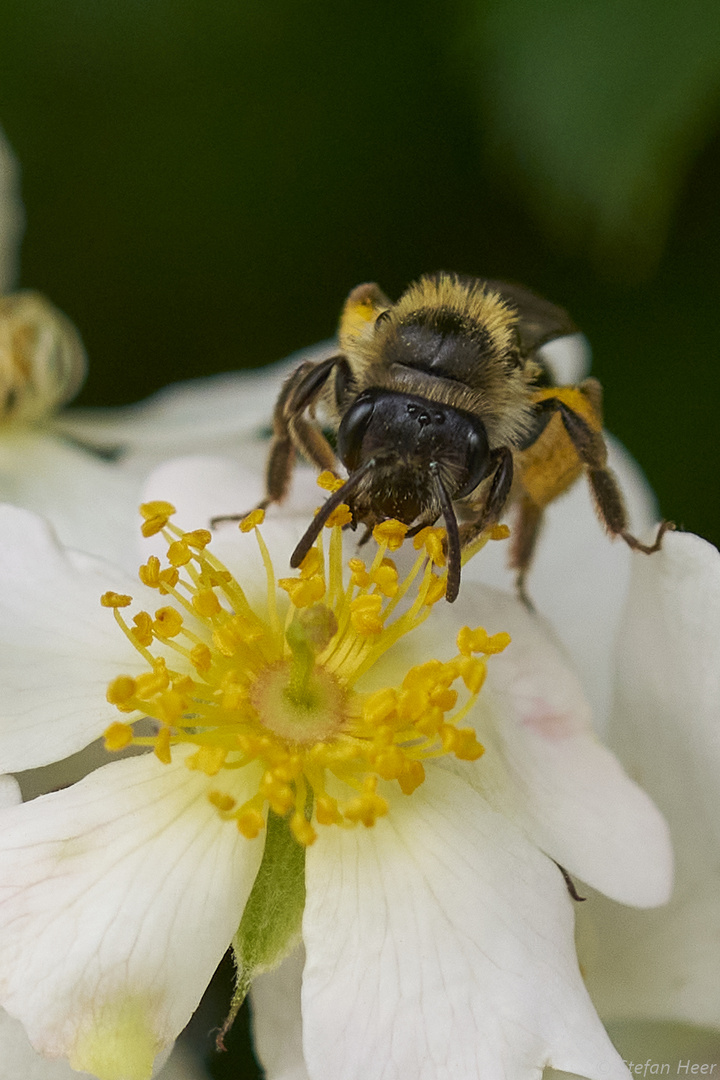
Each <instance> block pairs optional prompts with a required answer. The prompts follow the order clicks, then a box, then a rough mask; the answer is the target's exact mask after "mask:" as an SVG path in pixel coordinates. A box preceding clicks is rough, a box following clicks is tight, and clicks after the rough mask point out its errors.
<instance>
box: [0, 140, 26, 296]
mask: <svg viewBox="0 0 720 1080" xmlns="http://www.w3.org/2000/svg"><path fill="white" fill-rule="evenodd" d="M24 224H25V214H24V213H23V205H22V199H21V197H20V167H19V165H18V163H17V160H16V158H15V155H14V154H13V152H12V149H11V147H10V144H9V142H8V141H7V139H6V138H5V133H4V132H3V130H2V128H0V293H3V292H8V290H9V289H11V288H12V286H13V284H14V282H15V278H16V275H17V266H18V253H19V249H20V238H21V236H22V232H23V226H24Z"/></svg>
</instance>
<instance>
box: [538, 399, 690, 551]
mask: <svg viewBox="0 0 720 1080" xmlns="http://www.w3.org/2000/svg"><path fill="white" fill-rule="evenodd" d="M553 401H554V402H557V404H556V405H555V407H556V408H557V409H558V411H559V413H560V416H561V418H562V422H563V425H564V427H565V430H566V431H567V433H568V435H569V436H570V439H571V440H572V444H573V446H574V447H575V450H576V451H577V455H578V457H579V458H580V460H581V461H582V463H583V465H585V466H586V468H587V471H588V480H589V481H590V489H591V491H592V494H593V499H594V501H595V507H596V509H597V512H598V515H599V517H600V520H601V521H602V523H603V525H604V526H605V528H606V529H607V530H608V532H609V533H611V534H612V535H613V536H621V537H622V538H623V540H624V541H625V543H626V544H627V545H628V547H629V548H631V549H632V550H633V551H642V552H644V553H645V554H646V555H651V554H652V553H653V552H654V551H659V550H660V547H661V544H662V538H663V536H664V534H665V533H666V532H667V531H668V529H674V528H675V526H674V525H673V523H672V522H670V521H663V522H662V523H661V525H660V526H659V528H658V531H657V535H656V537H655V541H654V543H652V544H643V543H641V542H640V541H639V540H638V539H637V537H635V536H633V535H632V533H631V532H629V530H628V520H627V511H626V510H625V503H624V501H623V497H622V492H621V491H620V487H619V485H618V482H617V480H616V478H615V474H614V473H613V472H612V471H611V470H610V469H608V467H607V446H606V444H605V440H604V438H603V437H602V433H601V432H599V431H593V430H592V428H591V427H590V425H589V424H588V423H587V422H586V421H585V420H583V418H582V417H581V416H578V414H577V413H576V412H573V410H572V409H570V408H569V407H568V406H567V405H566V404H565V403H564V402H563V401H559V400H557V399H553Z"/></svg>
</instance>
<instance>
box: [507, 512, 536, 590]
mask: <svg viewBox="0 0 720 1080" xmlns="http://www.w3.org/2000/svg"><path fill="white" fill-rule="evenodd" d="M542 514H543V512H542V507H540V506H538V505H537V503H536V502H533V500H532V499H529V498H528V497H527V496H524V497H523V498H522V500H521V502H520V505H519V507H518V511H517V517H516V519H515V522H514V525H513V531H512V541H511V547H510V569H511V570H517V575H516V577H515V587H516V589H517V593H518V596H519V597H520V599H521V600H522V602H523V603H524V604H525V607H527V608H529V610H530V611H534V610H535V605H534V604H533V602H532V600H531V599H530V597H529V596H528V594H527V592H526V589H525V579H526V577H527V573H528V570H529V569H530V563H531V562H532V557H533V553H534V551H535V544H536V543H537V538H538V535H539V533H540V525H541V523H542Z"/></svg>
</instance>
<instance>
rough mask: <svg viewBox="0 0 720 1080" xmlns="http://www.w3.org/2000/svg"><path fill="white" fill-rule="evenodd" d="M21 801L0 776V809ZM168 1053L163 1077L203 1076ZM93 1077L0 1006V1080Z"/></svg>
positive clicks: (186, 1059)
mask: <svg viewBox="0 0 720 1080" xmlns="http://www.w3.org/2000/svg"><path fill="white" fill-rule="evenodd" d="M19 802H20V791H19V788H18V784H17V782H16V781H15V780H14V779H13V778H12V777H10V776H0V810H2V809H4V808H5V807H7V806H14V805H16V804H17V803H19ZM166 1057H167V1055H162V1058H160V1059H158V1062H157V1065H158V1066H159V1068H158V1070H157V1071H158V1074H159V1075H161V1077H162V1080H200V1078H201V1076H202V1075H204V1074H202V1073H201V1072H200V1071H199V1067H198V1066H197V1065H196V1064H195V1063H194V1062H193V1059H192V1057H191V1055H190V1054H189V1053H188V1052H187V1051H186V1050H185V1049H184V1048H183V1047H181V1046H178V1047H177V1048H176V1049H175V1051H174V1052H173V1054H172V1055H171V1057H170V1060H169V1061H168V1062H167V1064H165V1058H166ZM84 1077H87V1080H92V1077H91V1076H90V1074H89V1073H78V1072H76V1071H75V1070H74V1069H71V1068H70V1066H69V1065H68V1064H67V1062H66V1061H62V1060H55V1061H50V1060H48V1058H46V1057H43V1056H41V1055H40V1054H38V1053H36V1052H35V1050H33V1048H32V1046H31V1045H30V1043H29V1041H28V1037H27V1035H26V1033H25V1029H24V1028H23V1026H22V1024H21V1023H20V1022H19V1021H18V1020H13V1019H12V1017H10V1016H8V1014H7V1013H6V1012H5V1011H4V1010H3V1009H0V1080H83V1078H84Z"/></svg>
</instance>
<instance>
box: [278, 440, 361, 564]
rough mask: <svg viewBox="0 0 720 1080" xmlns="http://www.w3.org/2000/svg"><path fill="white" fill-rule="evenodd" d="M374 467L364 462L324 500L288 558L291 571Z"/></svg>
mask: <svg viewBox="0 0 720 1080" xmlns="http://www.w3.org/2000/svg"><path fill="white" fill-rule="evenodd" d="M374 465H375V459H374V458H371V459H370V461H366V462H365V464H364V465H363V466H362V467H361V468H360V469H357V470H356V472H354V473H353V474H352V476H349V477H348V479H347V480H346V481H345V483H344V484H343V486H342V487H341V488H338V489H337V491H334V492H333V493H332V495H331V496H330V498H329V499H326V500H325V502H324V503H323V504H322V506H321V507H320V509H319V510H318V512H317V514H316V515H315V517H314V518H313V519H312V521H311V522H310V524H309V526H308V528H307V529H306V531H305V534H304V536H303V537H302V539H301V540H300V543H299V544H298V546H297V547H296V548H295V550H294V551H293V553H292V555H291V556H290V565H291V567H292V568H293V570H297V568H298V566H300V564H301V562H302V561H303V559H304V558H305V556H306V555H307V553H308V551H309V550H310V548H311V547H312V546H313V544H314V543H315V541H316V540H317V538H318V536H319V535H320V530H321V529H322V527H323V525H324V524H325V522H326V521H327V519H328V518H329V517H330V515H331V514H332V512H333V510H336V509H337V508H338V506H340V504H341V503H343V502H345V499H346V496H347V495H348V494H349V493H350V492H351V491H354V489H355V488H356V487H357V486H358V484H359V483H360V481H361V480H362V478H363V476H365V473H367V472H369V471H370V469H371V468H372V467H373V466H374Z"/></svg>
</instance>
